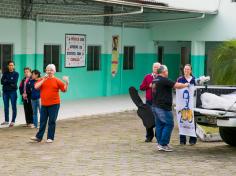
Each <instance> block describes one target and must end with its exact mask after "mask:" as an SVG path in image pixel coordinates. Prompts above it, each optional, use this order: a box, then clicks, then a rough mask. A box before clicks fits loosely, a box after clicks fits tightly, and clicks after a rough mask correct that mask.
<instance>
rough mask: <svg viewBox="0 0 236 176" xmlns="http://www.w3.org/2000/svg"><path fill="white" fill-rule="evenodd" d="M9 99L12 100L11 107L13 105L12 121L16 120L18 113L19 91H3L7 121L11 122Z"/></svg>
mask: <svg viewBox="0 0 236 176" xmlns="http://www.w3.org/2000/svg"><path fill="white" fill-rule="evenodd" d="M9 100H11V107H12V120H11V122H15V120H16V113H17V108H16V100H17V93H16V91H10V92H3V103H4V114H5V122H9Z"/></svg>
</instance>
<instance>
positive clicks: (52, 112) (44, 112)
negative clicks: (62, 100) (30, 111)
mask: <svg viewBox="0 0 236 176" xmlns="http://www.w3.org/2000/svg"><path fill="white" fill-rule="evenodd" d="M59 108H60V104H55V105H51V106H41V110H40V127H39V131H38V133H37V134H36V137H37V138H38V139H39V140H42V139H43V135H44V132H45V129H46V126H47V121H48V135H47V139H52V140H54V135H55V130H56V120H57V115H58V111H59Z"/></svg>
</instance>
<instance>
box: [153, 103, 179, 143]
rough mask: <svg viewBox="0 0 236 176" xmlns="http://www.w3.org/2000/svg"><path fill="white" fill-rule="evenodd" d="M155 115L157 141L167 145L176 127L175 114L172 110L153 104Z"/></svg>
mask: <svg viewBox="0 0 236 176" xmlns="http://www.w3.org/2000/svg"><path fill="white" fill-rule="evenodd" d="M152 111H153V114H154V117H155V124H156V137H157V143H158V144H160V145H162V146H166V145H168V144H169V143H170V137H171V133H172V130H173V128H174V120H173V114H172V112H171V111H166V110H164V109H161V108H158V107H155V106H153V107H152Z"/></svg>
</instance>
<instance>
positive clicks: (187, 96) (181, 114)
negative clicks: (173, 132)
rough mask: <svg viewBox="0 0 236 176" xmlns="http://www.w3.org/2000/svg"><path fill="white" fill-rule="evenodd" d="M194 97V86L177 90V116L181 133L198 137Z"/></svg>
mask: <svg viewBox="0 0 236 176" xmlns="http://www.w3.org/2000/svg"><path fill="white" fill-rule="evenodd" d="M193 99H194V86H190V87H189V88H183V89H177V90H176V117H177V121H178V126H179V134H181V135H186V136H192V137H196V132H195V123H194V111H193V107H194V106H193V103H194V100H193Z"/></svg>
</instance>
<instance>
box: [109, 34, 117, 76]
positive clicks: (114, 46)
mask: <svg viewBox="0 0 236 176" xmlns="http://www.w3.org/2000/svg"><path fill="white" fill-rule="evenodd" d="M118 61H119V36H118V35H116V36H112V60H111V74H112V76H113V77H114V76H115V75H116V73H117V71H118Z"/></svg>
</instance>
